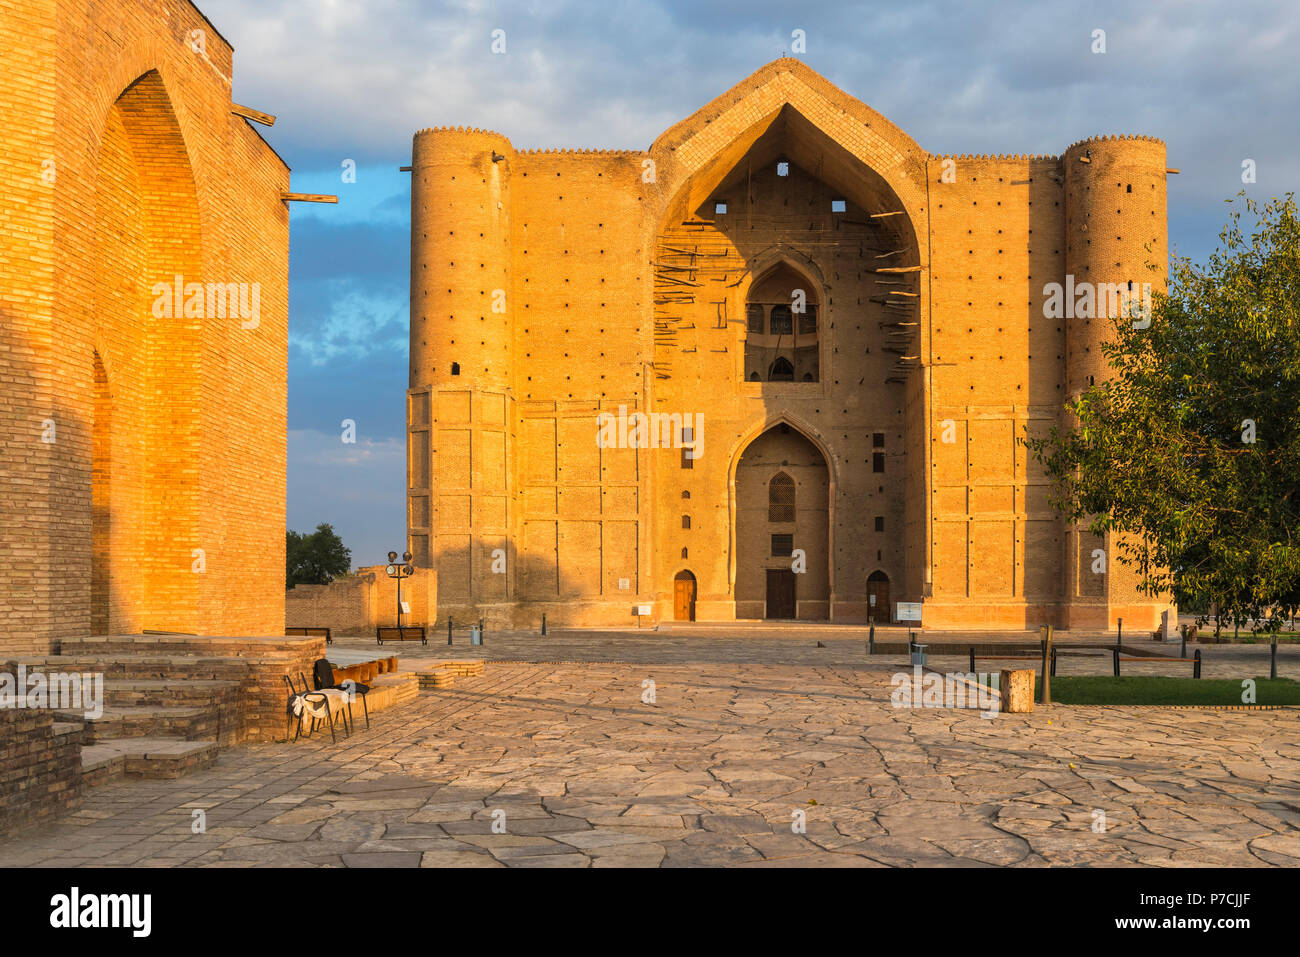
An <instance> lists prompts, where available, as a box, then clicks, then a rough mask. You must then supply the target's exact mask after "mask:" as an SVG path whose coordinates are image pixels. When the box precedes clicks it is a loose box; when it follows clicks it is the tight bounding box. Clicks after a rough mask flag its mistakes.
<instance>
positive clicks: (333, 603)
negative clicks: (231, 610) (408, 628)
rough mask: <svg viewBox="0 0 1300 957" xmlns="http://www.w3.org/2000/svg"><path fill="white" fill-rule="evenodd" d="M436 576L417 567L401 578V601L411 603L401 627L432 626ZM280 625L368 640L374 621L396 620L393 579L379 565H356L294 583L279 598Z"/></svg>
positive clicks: (373, 630)
mask: <svg viewBox="0 0 1300 957" xmlns="http://www.w3.org/2000/svg"><path fill="white" fill-rule="evenodd" d="M437 582H438V577H437V575H436V574H435V573H434V572H433V571H432V570H431V569H428V568H417V569H416V570H415V574H414V575H412V576H411V577H410V578H403V579H402V601H404V602H406V603H408V604H409V605H410V606H411V613H410V614H409V615H407V614H403V615H402V624H404V625H427V626H430V627H432V625H433V623H434V620H435V616H436V615H437V611H438V590H437ZM284 609H285V624H286V625H287V626H288V627H291V628H292V627H299V628H329V629H331V634H332V636H333V637H339V636H358V635H359V636H364V637H367V638H373V637H374V635H375V627H376V626H377V625H394V624H396V623H397V581H396V579H392V578H389V577H388V575H387V574H386V573H385V572H384V566H383V565H375V566H372V567H368V568H359V569H357V571H356V572H354V573H353V574H351V575H348V576H345V577H342V578H337V579H335V580H334V581H332V582H330V583H329V584H328V585H297V586H295V587H293V588H291V589H289V590H288V591H287V592H285V596H284Z"/></svg>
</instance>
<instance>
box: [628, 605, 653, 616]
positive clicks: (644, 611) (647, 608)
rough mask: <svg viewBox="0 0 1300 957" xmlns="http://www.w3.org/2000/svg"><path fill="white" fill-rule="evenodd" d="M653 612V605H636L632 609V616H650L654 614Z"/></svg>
mask: <svg viewBox="0 0 1300 957" xmlns="http://www.w3.org/2000/svg"><path fill="white" fill-rule="evenodd" d="M653 612H654V606H653V605H634V606H633V607H632V614H634V615H649V614H652V613H653Z"/></svg>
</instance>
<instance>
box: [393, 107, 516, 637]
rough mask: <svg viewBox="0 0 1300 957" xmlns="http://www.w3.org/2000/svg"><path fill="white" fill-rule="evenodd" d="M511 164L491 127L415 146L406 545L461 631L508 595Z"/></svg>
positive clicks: (445, 132) (436, 136)
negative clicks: (430, 572)
mask: <svg viewBox="0 0 1300 957" xmlns="http://www.w3.org/2000/svg"><path fill="white" fill-rule="evenodd" d="M513 157H514V149H513V148H512V147H511V145H510V141H509V140H507V139H506V138H505V137H503V136H500V135H498V134H496V133H490V132H487V131H484V130H471V129H461V128H457V129H436V130H421V131H420V132H418V133H416V134H415V139H414V143H413V145H412V157H411V166H412V170H411V176H412V184H411V353H410V355H411V360H410V361H411V377H410V390H409V392H408V410H407V422H408V436H407V438H408V443H407V474H408V482H407V484H408V492H407V497H408V499H407V500H408V509H407V538H408V540H409V547H410V549H411V552H412V553H413V555H414V557H415V561H416V563H417V564H419V565H421V566H422V567H433V568H434V569H435V570H436V571H437V575H438V578H437V582H438V585H437V587H438V594H437V604H438V608H439V613H440V615H442V616H444V617H445V615H446V614H453V615H455V616H456V617H459V618H461V619H462V620H464V621H468V620H473V619H474V618H476V617H478V616H482V615H485V614H489V615H490V612H489V611H488V610H487V609H485V608H484V607H483V606H484V605H492V604H495V603H498V602H503V601H506V600H508V598H509V595H510V594H511V593H512V591H513V588H512V587H511V584H510V583H511V581H512V579H513V567H512V566H513V556H512V555H511V556H507V555H506V550H507V549H508V547H509V541H510V538H511V536H510V535H509V521H510V516H511V514H512V512H513V509H511V508H510V506H509V500H508V489H509V488H510V482H509V481H508V473H509V470H510V468H511V462H512V460H513V442H512V441H511V425H510V423H511V422H512V421H513V409H512V403H513V388H512V385H513V383H512V367H511V336H512V329H511V315H512V306H513V303H512V302H511V298H512V294H513V290H512V288H511V284H510V256H511V253H510V230H511V223H510V166H511V163H512V161H513ZM507 559H508V560H507ZM427 624H430V625H431V624H432V622H428V623H427Z"/></svg>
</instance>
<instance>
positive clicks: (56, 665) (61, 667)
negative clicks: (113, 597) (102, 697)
mask: <svg viewBox="0 0 1300 957" xmlns="http://www.w3.org/2000/svg"><path fill="white" fill-rule="evenodd" d="M12 664H13V665H14V666H15V667H16V666H17V665H20V664H21V665H25V666H26V668H27V670H28V671H29V672H35V671H40V672H44V673H50V672H64V673H67V672H80V673H89V674H102V675H103V676H104V677H105V679H108V678H125V679H143V680H164V679H168V678H184V679H187V680H189V679H194V680H199V681H242V680H244V678H245V677H246V676H247V675H248V663H247V662H246V661H244V660H243V659H240V658H198V657H194V656H190V655H119V656H114V655H46V656H43V657H31V658H16V659H14V660H13V662H12Z"/></svg>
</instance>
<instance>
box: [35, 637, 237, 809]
mask: <svg viewBox="0 0 1300 957" xmlns="http://www.w3.org/2000/svg"><path fill="white" fill-rule="evenodd" d="M61 650H62V651H63V653H62V654H58V655H47V656H44V657H39V658H24V659H19V661H18V663H20V664H23V665H25V666H26V668H27V670H28V672H29V673H32V672H42V673H45V674H47V675H48V674H54V673H59V674H70V673H75V674H90V675H103V693H102V699H101V704H102V713H100V714H97V715H94V716H88V715H87V714H86V713H85V712H84V711H82V710H55V712H54V720H55V722H56V728H57V727H58V726H59V725H66V726H68V727H75V728H80V729H81V731H82V734H81V767H82V779H83V781H84V782H85V783H86V784H89V785H96V784H102V783H105V782H107V781H110V780H113V779H115V778H119V777H122V776H124V775H128V776H131V777H141V778H175V777H180V776H181V775H184V774H188V773H190V772H191V771H195V770H198V769H201V768H206V767H209V766H210V765H212V764H213V762H215V761H216V759H217V752H218V751H219V749H220V748H221V747H222V746H227V747H228V746H230V745H232V744H234V743H236V741H237V739H238V737H239V730H240V725H241V716H240V708H239V694H240V686H241V683H242V681H243V680H244V678H245V677H246V674H247V665H246V663H244V662H241V661H238V660H226V659H212V658H200V657H195V656H189V655H182V654H171V655H159V654H156V653H154V652H153V650H152V647H151V648H150V649H149V651H148V652H147V653H145V654H138V653H134V652H133V650H131V649H128V650H118V651H103V650H99V649H95V648H86V647H84V646H83V644H82V642H80V641H65V642H64V643H63V646H62V649H61Z"/></svg>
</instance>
